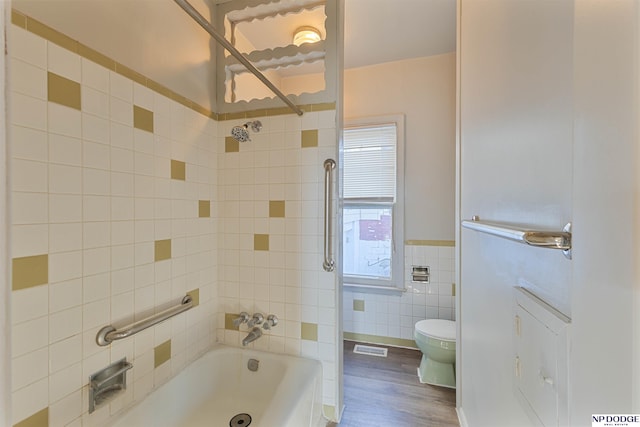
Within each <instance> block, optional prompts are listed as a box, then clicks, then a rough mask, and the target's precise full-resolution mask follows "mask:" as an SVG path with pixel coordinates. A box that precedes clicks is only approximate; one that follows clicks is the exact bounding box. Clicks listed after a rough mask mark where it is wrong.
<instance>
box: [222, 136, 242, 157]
mask: <svg viewBox="0 0 640 427" xmlns="http://www.w3.org/2000/svg"><path fill="white" fill-rule="evenodd" d="M238 151H240V143H239V142H238V141H236V140H235V138H234V137H232V136H227V137H225V138H224V152H225V153H237V152H238Z"/></svg>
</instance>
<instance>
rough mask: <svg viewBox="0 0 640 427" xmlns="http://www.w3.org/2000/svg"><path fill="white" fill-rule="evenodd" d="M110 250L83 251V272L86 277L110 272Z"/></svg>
mask: <svg viewBox="0 0 640 427" xmlns="http://www.w3.org/2000/svg"><path fill="white" fill-rule="evenodd" d="M110 254H111V251H110V249H109V248H96V249H85V250H84V251H82V271H83V273H84V275H85V276H91V275H96V274H100V273H105V272H107V271H109V269H110V265H111V258H110Z"/></svg>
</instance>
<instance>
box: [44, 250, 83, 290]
mask: <svg viewBox="0 0 640 427" xmlns="http://www.w3.org/2000/svg"><path fill="white" fill-rule="evenodd" d="M79 277H82V251H74V252H62V253H57V254H49V283H56V282H63V281H68V280H71V279H76V278H79Z"/></svg>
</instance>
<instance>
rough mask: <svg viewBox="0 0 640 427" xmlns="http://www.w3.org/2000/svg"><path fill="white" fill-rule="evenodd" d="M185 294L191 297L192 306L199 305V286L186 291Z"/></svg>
mask: <svg viewBox="0 0 640 427" xmlns="http://www.w3.org/2000/svg"><path fill="white" fill-rule="evenodd" d="M187 295H189V296H190V297H191V300H192V301H193V306H194V307H197V306H199V305H200V288H197V289H192V290H190V291H189V292H187Z"/></svg>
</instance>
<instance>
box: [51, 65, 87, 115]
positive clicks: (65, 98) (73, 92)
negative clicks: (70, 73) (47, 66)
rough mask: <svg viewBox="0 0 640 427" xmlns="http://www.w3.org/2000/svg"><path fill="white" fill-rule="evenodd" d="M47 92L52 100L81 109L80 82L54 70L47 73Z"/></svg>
mask: <svg viewBox="0 0 640 427" xmlns="http://www.w3.org/2000/svg"><path fill="white" fill-rule="evenodd" d="M47 92H48V99H49V101H50V102H55V103H56V104H61V105H65V106H67V107H71V108H75V109H76V110H80V109H81V108H82V104H81V98H80V83H78V82H74V81H73V80H69V79H67V78H65V77H62V76H59V75H57V74H54V73H52V72H48V73H47Z"/></svg>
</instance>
